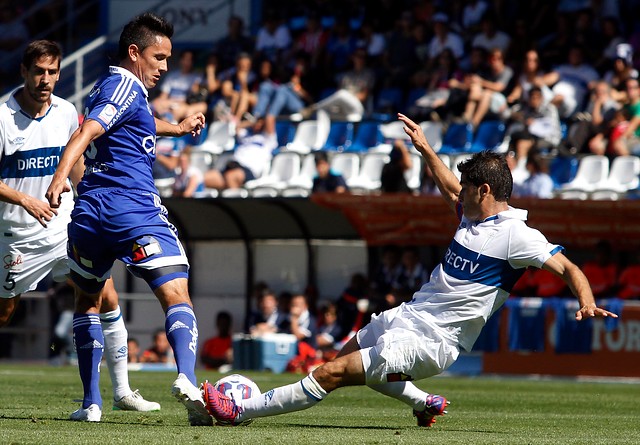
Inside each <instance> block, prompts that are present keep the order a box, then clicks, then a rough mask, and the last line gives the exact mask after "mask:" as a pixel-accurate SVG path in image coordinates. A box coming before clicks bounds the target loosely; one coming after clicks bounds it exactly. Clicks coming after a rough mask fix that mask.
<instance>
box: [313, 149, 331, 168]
mask: <svg viewBox="0 0 640 445" xmlns="http://www.w3.org/2000/svg"><path fill="white" fill-rule="evenodd" d="M313 159H314V161H315V162H316V165H317V164H318V163H319V162H329V156H328V155H327V152H326V151H316V152H315V153H314V154H313Z"/></svg>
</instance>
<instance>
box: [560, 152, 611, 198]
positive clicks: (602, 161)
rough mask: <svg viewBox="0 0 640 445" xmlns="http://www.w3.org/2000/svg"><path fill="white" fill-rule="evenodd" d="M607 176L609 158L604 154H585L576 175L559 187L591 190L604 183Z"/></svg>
mask: <svg viewBox="0 0 640 445" xmlns="http://www.w3.org/2000/svg"><path fill="white" fill-rule="evenodd" d="M608 176H609V159H608V158H607V157H606V156H599V155H589V156H585V157H583V158H582V159H581V160H580V164H579V165H578V172H577V173H576V177H575V178H573V180H572V181H570V182H568V183H566V184H564V185H562V187H561V189H562V190H579V191H583V192H592V191H594V190H597V189H599V188H600V187H601V186H602V185H604V184H605V183H606V181H607V179H608Z"/></svg>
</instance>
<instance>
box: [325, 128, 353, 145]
mask: <svg viewBox="0 0 640 445" xmlns="http://www.w3.org/2000/svg"><path fill="white" fill-rule="evenodd" d="M353 134H354V131H353V122H344V121H333V122H331V127H330V128H329V136H328V137H327V142H326V143H325V145H324V149H325V150H334V151H344V150H348V149H349V147H350V146H351V144H352V143H353Z"/></svg>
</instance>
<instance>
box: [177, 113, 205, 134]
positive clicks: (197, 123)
mask: <svg viewBox="0 0 640 445" xmlns="http://www.w3.org/2000/svg"><path fill="white" fill-rule="evenodd" d="M204 121H205V119H204V114H202V113H195V114H192V115H190V116H187V117H185V118H184V119H183V120H182V122H180V123H179V124H178V125H179V127H180V132H181V133H182V134H188V133H191V136H197V135H199V134H200V132H201V131H202V128H203V127H204Z"/></svg>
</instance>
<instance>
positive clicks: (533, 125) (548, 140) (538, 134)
mask: <svg viewBox="0 0 640 445" xmlns="http://www.w3.org/2000/svg"><path fill="white" fill-rule="evenodd" d="M511 118H512V120H513V121H514V124H512V126H511V127H510V132H511V142H510V143H511V147H512V149H513V150H514V151H515V153H516V161H519V160H524V159H526V157H527V154H528V153H529V150H531V148H533V147H536V148H538V149H544V150H547V149H550V148H552V147H555V146H557V145H558V143H559V142H560V138H561V131H560V119H559V118H558V110H557V109H556V107H554V106H553V105H551V104H550V103H549V104H545V103H544V100H543V96H542V90H541V89H540V88H539V87H532V88H531V89H530V90H529V101H528V102H527V104H525V106H524V107H522V109H521V110H520V111H519V112H517V113H513V114H512V115H511ZM517 126H520V127H521V128H522V129H521V130H517V131H514V129H515V128H516V127H517ZM522 162H524V161H522Z"/></svg>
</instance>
